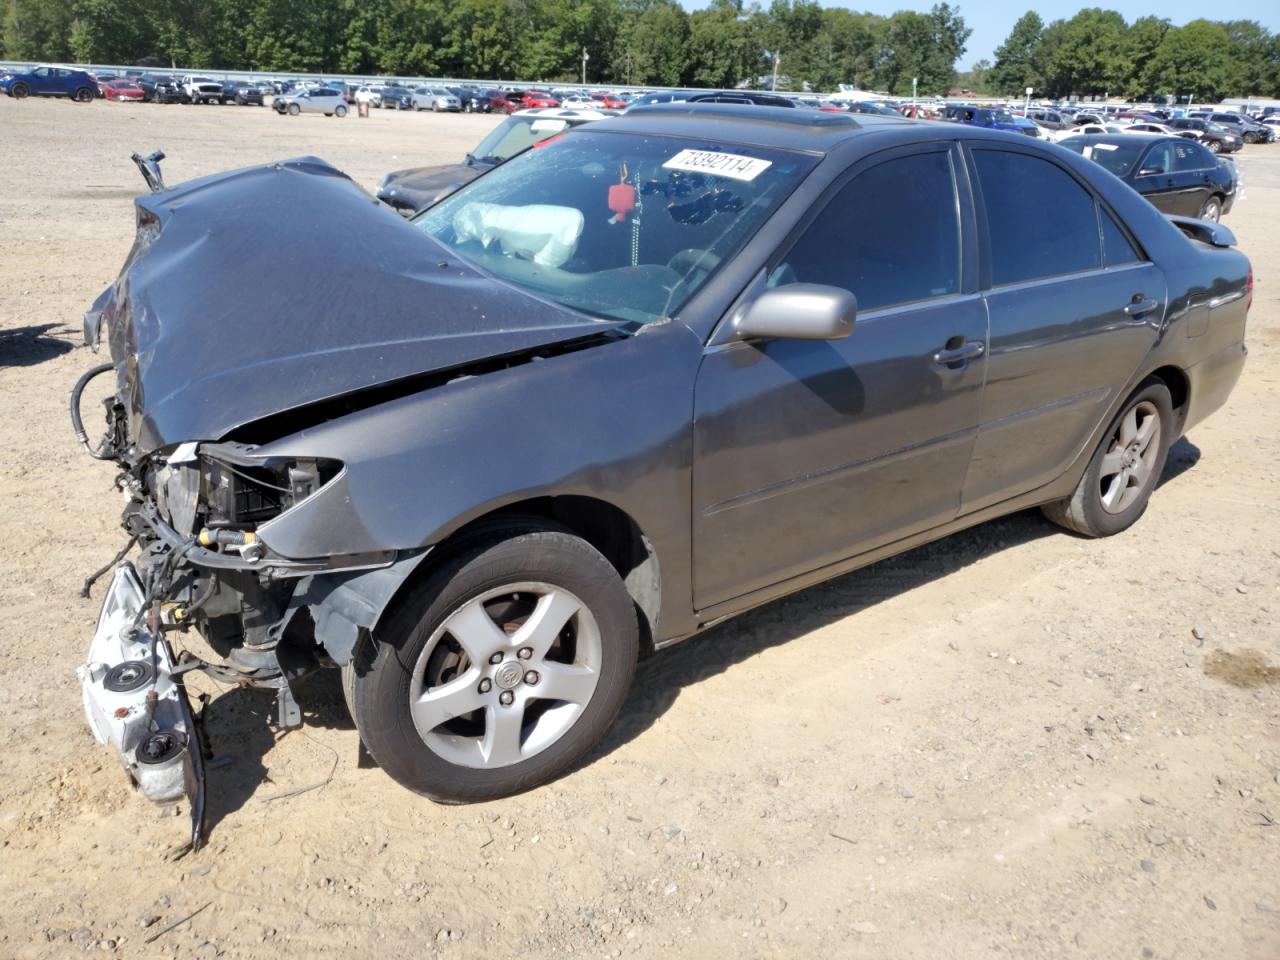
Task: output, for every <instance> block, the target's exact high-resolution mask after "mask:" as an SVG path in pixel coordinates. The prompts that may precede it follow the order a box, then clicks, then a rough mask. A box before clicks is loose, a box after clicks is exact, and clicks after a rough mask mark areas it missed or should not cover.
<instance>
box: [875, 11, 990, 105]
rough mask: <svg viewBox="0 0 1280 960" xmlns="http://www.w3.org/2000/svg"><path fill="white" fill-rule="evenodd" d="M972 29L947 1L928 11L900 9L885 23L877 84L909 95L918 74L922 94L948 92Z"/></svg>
mask: <svg viewBox="0 0 1280 960" xmlns="http://www.w3.org/2000/svg"><path fill="white" fill-rule="evenodd" d="M972 32H973V31H971V30H970V29H969V28H968V27H967V26H965V22H964V18H963V17H961V16H960V13H959V11H958V10H956V9H955V8H954V7H952V6H951V5H950V4H947V3H939V4H936V5H935V6H934V7H933V9H932V10H930V11H929V13H927V14H924V13H913V12H911V11H909V10H899V11H898V12H897V13H895V14H894V15H893V16H892V17H890V18H889V20H888V21H887V23H886V24H885V28H884V33H883V36H882V40H881V43H882V47H881V55H880V60H879V63H878V66H877V70H876V82H877V84H878V85H879V86H881V87H883V88H884V89H886V90H888V91H889V92H890V93H892V94H895V95H897V96H907V95H909V94H910V93H911V80H912V78H913V77H914V78H918V79H919V85H918V90H919V92H920V93H921V94H945V93H946V92H947V89H948V88H949V87H950V86H951V85H952V84H953V83H955V79H956V67H955V64H956V60H958V59H959V58H960V57H961V56H962V55H963V54H964V50H965V46H964V45H965V42H966V41H967V40H968V39H969V35H970V34H971V33H972Z"/></svg>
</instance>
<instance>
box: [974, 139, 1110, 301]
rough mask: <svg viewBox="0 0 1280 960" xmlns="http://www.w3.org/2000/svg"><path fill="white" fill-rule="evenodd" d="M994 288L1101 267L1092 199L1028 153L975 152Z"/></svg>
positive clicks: (1071, 180)
mask: <svg viewBox="0 0 1280 960" xmlns="http://www.w3.org/2000/svg"><path fill="white" fill-rule="evenodd" d="M973 157H974V166H975V167H976V168H977V172H978V182H979V183H980V184H981V186H982V196H983V200H984V204H985V207H986V213H987V230H988V233H989V235H990V240H991V282H992V284H993V285H995V286H1002V285H1004V284H1009V283H1021V282H1023V281H1025V280H1038V279H1040V278H1042V277H1054V276H1059V275H1062V274H1068V273H1078V272H1080V271H1082V270H1093V269H1096V268H1097V267H1099V266H1101V264H1102V251H1101V249H1100V246H1099V243H1098V218H1097V214H1096V213H1095V212H1094V202H1093V197H1092V196H1090V194H1089V192H1088V191H1087V190H1085V189H1084V187H1082V186H1080V184H1079V183H1077V182H1076V180H1075V179H1074V178H1073V177H1072V176H1071V175H1070V174H1068V173H1067V172H1066V171H1065V170H1063V169H1062V168H1061V167H1059V166H1057V164H1054V163H1050V162H1049V161H1048V160H1041V159H1040V158H1039V157H1033V156H1028V155H1027V154H1024V153H1011V152H1006V151H1003V150H975V151H974V152H973Z"/></svg>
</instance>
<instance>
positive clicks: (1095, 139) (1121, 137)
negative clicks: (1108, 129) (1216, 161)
mask: <svg viewBox="0 0 1280 960" xmlns="http://www.w3.org/2000/svg"><path fill="white" fill-rule="evenodd" d="M1066 139H1067V140H1087V141H1088V142H1089V143H1115V144H1121V143H1157V142H1159V141H1161V140H1168V141H1169V142H1170V143H1194V142H1195V141H1194V140H1188V139H1187V138H1186V137H1177V136H1174V135H1172V134H1168V133H1146V132H1142V133H1078V134H1076V135H1075V136H1074V137H1067V138H1066ZM1061 142H1063V143H1065V142H1066V140H1063V141H1061Z"/></svg>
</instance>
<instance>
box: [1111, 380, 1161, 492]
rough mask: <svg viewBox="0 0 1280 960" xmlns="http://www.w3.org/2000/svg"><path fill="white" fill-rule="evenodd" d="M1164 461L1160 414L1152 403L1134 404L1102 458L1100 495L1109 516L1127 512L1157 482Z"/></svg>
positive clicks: (1144, 401)
mask: <svg viewBox="0 0 1280 960" xmlns="http://www.w3.org/2000/svg"><path fill="white" fill-rule="evenodd" d="M1159 459H1160V411H1159V410H1157V409H1156V405H1155V404H1154V403H1152V402H1151V401H1149V400H1143V401H1142V402H1141V403H1137V404H1134V406H1133V407H1132V408H1130V410H1129V411H1128V412H1127V413H1126V414H1125V415H1124V417H1122V418H1121V420H1120V425H1119V426H1118V427H1117V428H1116V432H1115V434H1114V435H1113V436H1112V438H1111V444H1110V446H1109V447H1108V449H1107V452H1106V454H1105V455H1104V456H1103V458H1102V469H1101V471H1100V473H1099V481H1100V483H1099V491H1098V492H1099V496H1100V497H1101V500H1102V509H1104V510H1106V511H1107V513H1123V512H1124V511H1125V510H1127V509H1129V507H1130V506H1132V505H1133V504H1134V503H1135V502H1136V501H1137V500H1138V499H1139V498H1140V497H1141V496H1142V494H1143V493H1144V492H1145V491H1146V488H1147V485H1148V484H1150V483H1152V482H1154V479H1155V478H1154V476H1153V473H1154V469H1155V465H1156V463H1157V462H1158V461H1159Z"/></svg>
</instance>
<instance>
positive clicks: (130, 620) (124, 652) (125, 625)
mask: <svg viewBox="0 0 1280 960" xmlns="http://www.w3.org/2000/svg"><path fill="white" fill-rule="evenodd" d="M145 603H146V595H145V592H144V591H143V588H142V583H141V581H140V580H139V579H138V575H137V573H135V572H134V569H133V566H132V564H129V563H124V564H121V565H120V566H119V567H117V568H116V571H115V574H114V576H113V577H112V579H111V586H110V588H109V589H108V590H107V594H106V597H105V599H104V600H103V602H102V612H101V613H100V614H99V617H98V627H97V630H96V631H95V632H94V635H93V640H92V641H91V642H90V644H89V654H88V657H87V658H86V662H85V664H84V665H83V666H82V667H80V668H79V669H78V670H77V671H76V672H77V674H78V675H79V678H80V684H81V693H82V696H83V700H84V712H85V718H86V719H87V720H88V723H89V728H90V730H92V731H93V735H94V737H95V738H96V739H97V740H98V742H99V743H101V744H103V745H105V746H108V747H110V748H111V749H112V751H113V752H114V753H115V755H116V757H117V759H119V761H120V763H121V765H122V766H123V767H124V771H125V775H126V776H127V777H128V778H129V782H130V783H131V785H132V786H133V787H134V788H135V789H137V790H140V791H141V792H142V793H143V794H144V795H145V796H146V797H147V799H149V800H152V801H154V802H155V803H174V802H176V801H179V800H182V799H183V798H184V797H185V798H186V800H187V802H188V804H189V809H190V812H191V844H192V846H193V848H196V849H198V848H199V846H200V843H201V841H202V839H203V837H202V835H203V829H204V763H203V757H202V755H201V748H200V737H199V732H198V730H197V729H196V720H195V716H194V714H193V713H192V711H191V704H190V702H189V701H188V699H187V693H186V689H185V687H184V686H183V684H182V680H181V678H180V677H176V676H174V674H173V666H174V663H173V654H172V651H171V650H170V649H169V644H168V643H167V642H166V641H165V640H164V638H163V637H162V636H156V635H154V634H153V633H152V632H151V631H150V630H149V629H148V628H147V626H146V623H145V616H144V615H143V608H144V605H145Z"/></svg>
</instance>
